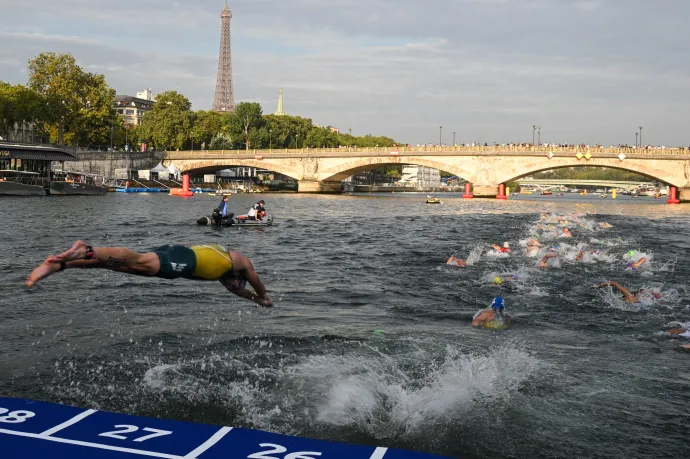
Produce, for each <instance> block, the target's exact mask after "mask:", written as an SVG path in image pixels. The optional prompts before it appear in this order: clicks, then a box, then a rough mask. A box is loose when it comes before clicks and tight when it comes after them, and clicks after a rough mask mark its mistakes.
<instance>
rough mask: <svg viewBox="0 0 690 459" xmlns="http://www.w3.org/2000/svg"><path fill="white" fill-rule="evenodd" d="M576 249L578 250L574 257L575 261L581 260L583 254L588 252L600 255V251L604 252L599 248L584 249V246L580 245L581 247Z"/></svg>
mask: <svg viewBox="0 0 690 459" xmlns="http://www.w3.org/2000/svg"><path fill="white" fill-rule="evenodd" d="M578 250H579V252H578V254H577V257H575V259H576V260H577V261H582V257H584V256H585V254H590V255H601V254H602V253H604V252H602V251H601V250H585V248H584V247H581V248H579V249H578Z"/></svg>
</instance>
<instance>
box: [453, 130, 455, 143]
mask: <svg viewBox="0 0 690 459" xmlns="http://www.w3.org/2000/svg"><path fill="white" fill-rule="evenodd" d="M453 146H455V131H453Z"/></svg>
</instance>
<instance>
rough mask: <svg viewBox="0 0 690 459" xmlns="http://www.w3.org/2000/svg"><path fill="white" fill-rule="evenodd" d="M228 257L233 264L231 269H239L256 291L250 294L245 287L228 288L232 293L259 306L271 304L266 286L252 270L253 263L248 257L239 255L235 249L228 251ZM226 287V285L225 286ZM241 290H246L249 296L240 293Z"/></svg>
mask: <svg viewBox="0 0 690 459" xmlns="http://www.w3.org/2000/svg"><path fill="white" fill-rule="evenodd" d="M230 257H231V258H232V264H233V270H235V271H241V272H242V274H243V276H242V277H244V278H245V279H246V280H247V282H249V284H250V285H251V286H252V287H254V291H255V292H256V295H254V294H252V293H251V292H249V290H247V289H228V290H230V291H231V292H232V293H234V294H236V295H238V296H241V297H243V298H247V299H249V300H251V301H254V302H255V303H257V304H259V305H260V306H267V307H268V306H272V305H273V302H272V301H271V299H270V298H269V297H268V295H267V294H266V287H264V284H262V283H261V279H259V275H258V274H257V273H256V271H255V270H254V265H252V262H251V261H250V260H249V258H247V257H245V256H244V255H241V254H239V253H237V252H235V251H230ZM226 287H227V286H226ZM242 290H244V291H246V292H248V293H249V294H250V296H249V297H247V296H245V295H244V294H243V293H242Z"/></svg>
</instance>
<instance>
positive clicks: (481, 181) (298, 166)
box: [163, 146, 690, 201]
mask: <svg viewBox="0 0 690 459" xmlns="http://www.w3.org/2000/svg"><path fill="white" fill-rule="evenodd" d="M170 163H174V164H175V166H177V167H178V168H179V169H180V170H181V171H182V172H193V173H212V172H215V171H218V170H221V169H225V168H227V167H230V166H251V167H258V168H262V169H267V170H270V171H273V172H279V173H281V174H284V175H287V176H289V177H292V178H294V179H296V180H297V181H298V182H299V188H298V189H299V192H339V191H340V189H341V184H340V182H341V181H342V180H343V179H345V178H347V177H350V176H352V175H354V174H357V173H358V172H360V171H364V170H367V169H371V168H372V167H375V166H383V165H391V164H413V165H419V166H428V167H433V168H436V169H440V170H442V171H445V172H449V173H451V174H454V175H457V176H458V177H462V178H463V179H465V180H467V181H468V182H470V183H471V184H472V189H473V194H474V195H475V196H478V197H489V196H497V195H499V194H502V189H503V187H502V186H501V185H504V184H505V183H507V182H510V181H513V180H515V179H517V178H520V177H524V176H526V175H530V174H534V173H536V172H540V171H545V170H549V169H556V168H561V167H570V166H596V167H613V168H616V169H623V170H627V171H633V172H638V173H640V174H643V175H645V176H647V177H650V178H652V179H654V180H656V181H659V182H663V183H665V184H668V185H670V186H673V187H676V188H677V189H679V191H680V193H681V195H682V197H683V198H684V200H686V201H690V150H689V149H672V148H665V149H635V148H616V147H609V148H606V147H604V148H596V147H593V148H586V147H544V146H503V147H501V146H478V147H464V146H463V147H386V148H381V147H377V148H325V149H324V148H322V149H294V150H275V149H274V150H250V151H246V150H239V151H238V150H234V151H176V152H166V154H165V158H164V160H163V164H164V165H169V164H170Z"/></svg>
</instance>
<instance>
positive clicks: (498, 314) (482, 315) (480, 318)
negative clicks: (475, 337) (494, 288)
mask: <svg viewBox="0 0 690 459" xmlns="http://www.w3.org/2000/svg"><path fill="white" fill-rule="evenodd" d="M504 309H505V301H503V298H501V297H500V296H497V297H496V298H494V300H493V301H492V302H491V306H489V307H488V308H486V309H482V310H481V311H477V313H476V314H475V315H474V317H472V326H473V327H484V328H498V329H502V328H508V326H510V324H511V323H512V322H513V318H512V317H510V316H509V315H508V314H506V313H505V311H504Z"/></svg>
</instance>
